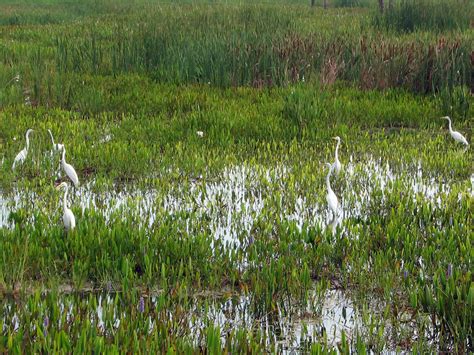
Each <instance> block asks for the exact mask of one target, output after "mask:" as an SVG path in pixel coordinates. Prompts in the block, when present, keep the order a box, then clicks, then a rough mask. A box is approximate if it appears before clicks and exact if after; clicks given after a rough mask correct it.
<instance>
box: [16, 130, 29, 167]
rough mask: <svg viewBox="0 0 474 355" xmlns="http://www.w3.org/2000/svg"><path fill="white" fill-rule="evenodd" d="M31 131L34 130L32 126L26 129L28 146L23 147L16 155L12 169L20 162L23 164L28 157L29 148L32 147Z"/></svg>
mask: <svg viewBox="0 0 474 355" xmlns="http://www.w3.org/2000/svg"><path fill="white" fill-rule="evenodd" d="M31 132H33V130H32V129H31V128H30V129H28V130H27V131H26V135H25V138H26V147H25V148H23V149H22V150H21V151H20V153H18V154H17V155H16V157H15V160H14V161H13V166H12V169H13V170H15V167H16V166H17V165H18V164H23V162H24V161H25V159H26V156H27V155H28V149H29V148H30V134H31Z"/></svg>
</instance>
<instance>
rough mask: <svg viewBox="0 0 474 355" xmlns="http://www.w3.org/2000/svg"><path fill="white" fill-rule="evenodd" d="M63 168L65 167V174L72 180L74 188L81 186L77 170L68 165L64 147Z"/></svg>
mask: <svg viewBox="0 0 474 355" xmlns="http://www.w3.org/2000/svg"><path fill="white" fill-rule="evenodd" d="M61 166H62V167H63V170H64V172H65V173H66V175H67V176H68V177H69V179H71V181H72V183H73V184H74V187H78V186H79V178H78V177H77V173H76V170H74V168H73V166H72V165H71V164H68V163H66V148H64V147H63V156H62V159H61Z"/></svg>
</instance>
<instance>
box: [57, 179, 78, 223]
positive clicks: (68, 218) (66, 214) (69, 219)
mask: <svg viewBox="0 0 474 355" xmlns="http://www.w3.org/2000/svg"><path fill="white" fill-rule="evenodd" d="M61 188H64V196H63V223H64V228H65V229H66V231H67V232H69V231H70V230H73V229H74V227H76V219H75V218H74V213H72V211H71V210H70V209H69V208H68V207H67V193H68V190H69V185H68V184H67V183H66V182H62V183H61V184H59V185H58V186H57V187H56V190H59V189H61Z"/></svg>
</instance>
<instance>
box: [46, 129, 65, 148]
mask: <svg viewBox="0 0 474 355" xmlns="http://www.w3.org/2000/svg"><path fill="white" fill-rule="evenodd" d="M48 133H49V136H50V137H51V143H53V151H55V152H60V151H61V150H63V149H64V144H60V143H54V138H53V134H52V133H51V130H50V129H48Z"/></svg>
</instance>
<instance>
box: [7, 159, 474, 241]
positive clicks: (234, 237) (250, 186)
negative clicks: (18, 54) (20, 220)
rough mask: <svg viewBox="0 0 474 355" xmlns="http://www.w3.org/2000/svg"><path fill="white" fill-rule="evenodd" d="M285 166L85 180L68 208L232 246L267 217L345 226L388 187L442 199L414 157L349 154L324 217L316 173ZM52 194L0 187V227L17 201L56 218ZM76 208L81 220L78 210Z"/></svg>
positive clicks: (441, 187)
mask: <svg viewBox="0 0 474 355" xmlns="http://www.w3.org/2000/svg"><path fill="white" fill-rule="evenodd" d="M292 174H293V172H292V171H291V170H290V169H289V168H287V167H286V166H282V165H280V166H275V167H272V168H268V167H263V166H260V165H254V166H248V165H238V166H230V167H227V168H225V169H224V170H223V171H222V172H221V173H220V174H219V176H218V177H217V178H215V179H213V180H209V181H206V180H201V179H197V180H189V181H185V182H183V183H182V184H177V185H176V186H171V187H169V188H166V189H165V188H161V189H159V188H154V189H150V190H146V191H145V190H143V189H135V188H133V187H132V186H127V185H125V186H118V185H117V186H113V187H112V188H109V189H101V188H99V187H97V186H96V183H95V182H94V181H90V182H88V183H86V184H83V185H82V186H81V187H80V188H79V189H78V190H76V191H75V192H73V196H70V205H71V207H72V209H73V210H75V211H77V209H78V208H80V211H82V215H84V213H86V212H87V211H94V213H96V214H100V215H102V216H103V218H104V220H105V222H106V223H113V222H114V221H115V220H116V219H117V218H124V217H123V216H126V218H127V219H129V220H130V221H133V223H134V225H137V226H139V227H140V228H147V229H153V228H155V227H156V226H159V225H160V223H163V221H164V220H166V219H170V218H171V219H172V220H173V223H175V224H176V225H178V226H181V227H182V229H183V233H186V234H190V235H192V234H196V233H202V232H204V233H206V234H209V235H212V236H213V237H214V240H216V241H217V240H218V241H220V242H222V243H224V244H225V245H227V246H229V247H233V248H236V247H241V246H242V243H245V244H247V243H248V241H249V240H250V239H251V237H252V231H253V230H254V228H256V224H257V223H258V221H262V220H263V221H265V222H268V223H270V224H272V225H274V224H275V223H276V222H277V221H281V222H284V221H287V222H293V223H294V224H295V225H296V227H297V228H298V230H300V231H301V230H302V229H303V228H309V227H319V228H327V229H329V230H331V232H332V233H335V232H336V231H337V228H338V227H339V228H341V230H342V231H344V220H346V219H348V218H357V219H358V220H365V219H366V218H367V217H368V215H369V214H370V211H371V208H372V209H374V206H373V205H374V204H377V205H378V206H381V205H383V204H384V203H385V202H386V200H387V194H389V193H390V192H391V191H393V189H394V188H395V187H397V188H400V186H402V187H403V189H404V191H406V192H407V193H410V194H411V195H412V197H413V199H414V201H416V200H417V199H419V198H422V199H424V200H425V201H430V202H431V203H433V204H434V205H435V206H434V207H441V206H442V201H443V199H444V198H445V197H446V196H448V195H449V194H450V193H451V191H450V187H449V185H447V184H443V183H439V182H436V181H435V179H432V178H428V177H426V176H425V175H424V174H423V169H422V166H421V165H420V164H419V165H418V166H417V167H416V168H415V169H414V171H413V172H412V173H408V174H404V173H403V174H402V173H396V172H394V170H393V169H392V168H391V167H390V166H389V164H388V163H386V162H383V161H382V160H381V159H373V158H370V159H367V160H365V161H364V162H363V163H361V162H355V161H354V159H353V157H352V156H351V157H350V160H349V162H348V163H347V164H345V170H343V173H342V174H341V175H340V176H339V177H338V178H335V179H334V181H333V182H332V184H333V185H334V189H335V191H336V194H337V195H338V196H339V199H340V201H341V203H340V206H341V207H340V208H341V211H340V214H339V216H338V218H337V219H332V220H330V219H329V217H330V214H329V211H328V210H327V206H326V203H325V201H324V199H323V196H324V184H323V180H322V179H321V181H316V182H315V183H314V184H313V185H311V190H309V191H311V192H310V193H308V187H302V184H300V183H298V181H295V179H294V175H292ZM472 179H474V177H473V178H472ZM472 179H471V180H472ZM319 185H320V186H319ZM59 198H60V196H59V195H58V194H56V193H44V192H42V193H41V194H39V193H36V192H35V191H32V190H27V191H19V190H18V189H14V190H13V192H10V193H8V194H5V193H3V192H1V191H0V227H3V228H12V227H13V222H12V221H9V219H8V216H9V214H10V213H11V212H13V211H18V210H19V209H24V210H25V213H26V215H27V216H28V218H29V219H28V222H30V223H34V215H35V212H37V211H42V212H43V213H44V214H45V215H47V216H48V218H49V219H50V221H51V223H52V224H54V223H57V219H58V218H59V215H60V208H59V205H60V204H59ZM374 199H375V201H376V202H375V203H374ZM76 216H77V219H78V223H80V219H81V213H76ZM181 227H180V228H181Z"/></svg>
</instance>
